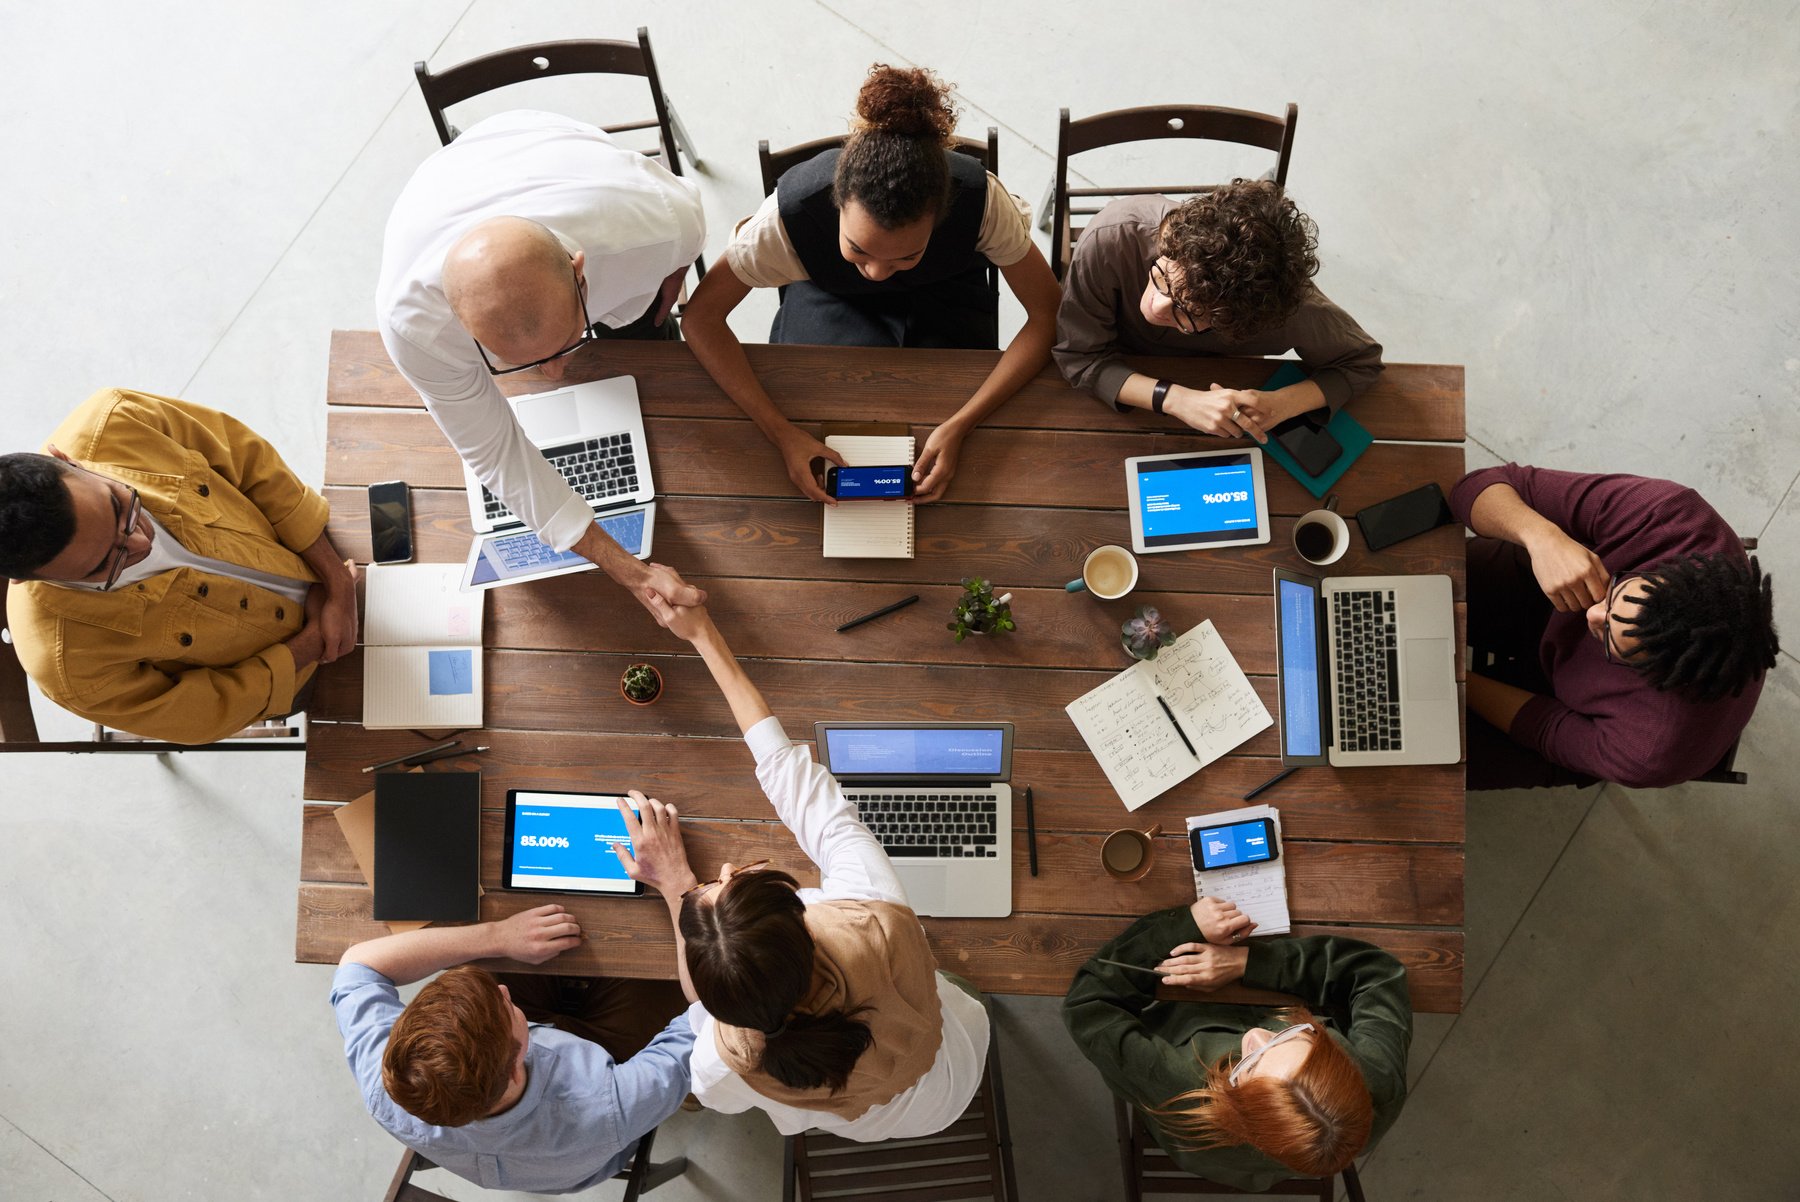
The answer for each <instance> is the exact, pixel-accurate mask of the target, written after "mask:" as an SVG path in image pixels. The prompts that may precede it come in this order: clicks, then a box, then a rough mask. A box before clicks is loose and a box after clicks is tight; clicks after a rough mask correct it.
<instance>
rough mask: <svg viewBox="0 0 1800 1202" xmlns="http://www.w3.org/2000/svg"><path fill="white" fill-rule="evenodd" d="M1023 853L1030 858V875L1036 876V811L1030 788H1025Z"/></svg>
mask: <svg viewBox="0 0 1800 1202" xmlns="http://www.w3.org/2000/svg"><path fill="white" fill-rule="evenodd" d="M1025 853H1026V854H1027V855H1029V856H1030V857H1031V875H1032V876H1036V875H1037V811H1036V810H1034V809H1033V808H1032V806H1031V786H1030V785H1026V786H1025Z"/></svg>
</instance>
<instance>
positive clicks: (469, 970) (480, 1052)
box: [381, 964, 519, 1127]
mask: <svg viewBox="0 0 1800 1202" xmlns="http://www.w3.org/2000/svg"><path fill="white" fill-rule="evenodd" d="M518 1054H519V1041H518V1040H517V1039H515V1038H513V1014H512V1006H511V1005H510V1004H508V1002H507V1000H506V998H505V996H504V995H503V994H502V993H501V992H500V984H499V982H497V981H496V980H494V978H493V976H492V975H491V974H489V973H487V972H484V971H483V970H482V969H479V968H476V967H475V966H474V965H472V964H464V965H461V966H459V967H457V968H452V969H451V970H450V971H449V972H446V973H444V974H443V975H442V976H440V977H438V978H437V980H435V981H433V982H431V984H429V985H427V986H425V988H423V989H421V990H419V995H418V996H417V997H415V998H414V999H413V1000H412V1004H411V1005H409V1006H407V1008H406V1009H405V1010H404V1011H402V1012H401V1014H400V1017H399V1019H398V1020H396V1021H395V1023H394V1029H393V1030H392V1031H390V1032H389V1033H388V1045H387V1051H386V1052H385V1053H384V1054H383V1055H382V1058H381V1084H382V1087H383V1088H384V1089H386V1090H387V1092H388V1096H389V1097H390V1098H392V1099H393V1100H394V1102H395V1104H396V1105H398V1106H399V1107H400V1108H401V1109H402V1110H404V1111H406V1112H407V1113H408V1114H410V1115H412V1116H413V1117H414V1118H419V1119H423V1120H424V1121H425V1122H427V1123H431V1124H433V1125H435V1126H439V1127H461V1126H463V1125H464V1124H465V1123H472V1122H474V1121H475V1120H476V1119H478V1118H481V1117H483V1116H485V1115H486V1114H487V1113H488V1112H489V1111H490V1110H492V1109H493V1108H494V1107H495V1106H496V1105H498V1104H499V1102H500V1099H501V1098H502V1097H503V1096H505V1094H506V1087H507V1084H508V1083H509V1082H510V1081H511V1080H512V1068H513V1061H514V1060H515V1059H516V1058H517V1057H518Z"/></svg>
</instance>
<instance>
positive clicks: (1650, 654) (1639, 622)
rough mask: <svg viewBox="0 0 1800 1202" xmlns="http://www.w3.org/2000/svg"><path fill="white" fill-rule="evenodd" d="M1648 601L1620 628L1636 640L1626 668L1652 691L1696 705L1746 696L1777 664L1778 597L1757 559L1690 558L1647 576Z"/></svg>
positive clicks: (1645, 593)
mask: <svg viewBox="0 0 1800 1202" xmlns="http://www.w3.org/2000/svg"><path fill="white" fill-rule="evenodd" d="M1644 576H1645V578H1646V580H1647V582H1648V584H1649V587H1648V588H1646V589H1645V590H1644V591H1643V592H1642V593H1635V594H1632V595H1631V599H1632V600H1637V601H1641V602H1642V607H1641V608H1640V609H1639V610H1638V612H1637V616H1636V617H1635V618H1630V619H1627V618H1625V617H1624V616H1623V615H1621V616H1620V618H1619V621H1620V624H1621V625H1623V626H1625V627H1626V628H1627V629H1628V630H1630V631H1631V633H1632V634H1633V635H1635V636H1636V637H1637V644H1638V649H1637V650H1636V651H1635V652H1634V653H1633V654H1632V656H1631V658H1630V659H1629V660H1627V661H1626V662H1627V663H1629V664H1630V665H1631V666H1632V667H1633V668H1635V669H1637V670H1638V671H1639V672H1641V673H1643V675H1644V678H1645V679H1646V680H1647V681H1649V683H1650V685H1651V687H1652V688H1655V689H1659V690H1663V691H1669V690H1675V691H1679V692H1682V693H1685V694H1687V695H1688V696H1689V697H1691V698H1693V699H1694V700H1696V701H1716V700H1718V699H1719V698H1721V697H1724V696H1725V695H1726V694H1728V693H1729V694H1730V695H1731V696H1733V697H1737V696H1741V695H1742V694H1743V691H1744V690H1745V689H1746V688H1747V687H1749V685H1750V684H1752V683H1753V682H1755V681H1757V680H1760V679H1761V678H1762V674H1763V673H1764V672H1767V671H1768V670H1769V669H1770V668H1773V667H1774V666H1775V657H1776V655H1777V654H1778V653H1779V652H1780V650H1781V643H1780V640H1779V639H1778V638H1777V636H1776V632H1775V593H1774V587H1773V584H1772V582H1771V581H1770V580H1769V578H1768V577H1767V576H1765V575H1763V571H1762V565H1761V564H1759V563H1757V562H1756V557H1755V556H1754V555H1752V556H1750V557H1749V559H1748V561H1746V560H1745V559H1743V558H1742V557H1741V556H1737V555H1733V554H1731V553H1729V552H1721V553H1719V554H1717V555H1705V556H1702V555H1690V556H1687V557H1685V558H1682V559H1677V560H1675V561H1674V562H1672V563H1668V564H1665V565H1663V566H1662V567H1659V568H1657V569H1655V570H1654V571H1650V572H1646V573H1644Z"/></svg>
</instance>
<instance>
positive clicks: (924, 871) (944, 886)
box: [895, 864, 950, 914]
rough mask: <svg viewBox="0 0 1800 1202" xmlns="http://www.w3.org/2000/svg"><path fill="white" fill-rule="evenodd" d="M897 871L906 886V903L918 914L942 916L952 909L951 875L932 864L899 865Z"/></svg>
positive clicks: (896, 867) (901, 881) (896, 866)
mask: <svg viewBox="0 0 1800 1202" xmlns="http://www.w3.org/2000/svg"><path fill="white" fill-rule="evenodd" d="M895 871H896V872H897V874H898V875H899V877H900V883H901V884H902V885H905V886H906V901H907V904H908V905H910V906H911V907H912V908H913V910H914V911H915V912H916V913H919V914H942V913H944V911H946V910H948V909H949V908H950V887H949V874H948V872H947V871H946V870H945V869H943V868H939V867H937V866H936V865H932V864H898V865H895Z"/></svg>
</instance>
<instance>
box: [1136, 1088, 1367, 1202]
mask: <svg viewBox="0 0 1800 1202" xmlns="http://www.w3.org/2000/svg"><path fill="white" fill-rule="evenodd" d="M1113 1105H1114V1111H1113V1117H1114V1121H1115V1123H1116V1126H1117V1129H1118V1138H1119V1165H1120V1168H1121V1169H1123V1170H1124V1174H1125V1198H1126V1202H1142V1200H1143V1197H1144V1195H1145V1194H1213V1195H1226V1196H1241V1197H1262V1196H1263V1195H1264V1194H1275V1195H1285V1196H1289V1197H1311V1198H1317V1199H1319V1202H1332V1197H1333V1194H1334V1191H1333V1188H1332V1187H1333V1185H1335V1183H1336V1178H1335V1177H1291V1178H1289V1179H1288V1180H1286V1181H1278V1182H1276V1183H1275V1184H1274V1185H1272V1186H1270V1187H1269V1188H1268V1189H1267V1190H1264V1191H1262V1193H1260V1194H1259V1193H1255V1192H1254V1191H1251V1190H1240V1189H1237V1188H1234V1187H1233V1186H1229V1185H1220V1184H1219V1183H1218V1182H1216V1181H1208V1180H1206V1179H1205V1178H1204V1177H1196V1176H1194V1175H1193V1174H1192V1173H1189V1172H1187V1171H1186V1170H1184V1169H1181V1168H1177V1167H1176V1165H1175V1161H1174V1160H1173V1159H1172V1158H1171V1157H1170V1156H1169V1154H1168V1153H1167V1152H1165V1151H1163V1150H1162V1147H1161V1146H1160V1145H1159V1144H1158V1143H1157V1142H1156V1140H1155V1139H1154V1138H1153V1137H1152V1136H1151V1135H1150V1132H1149V1129H1148V1128H1146V1127H1145V1126H1144V1121H1143V1119H1142V1118H1140V1117H1139V1116H1138V1113H1137V1109H1136V1107H1133V1106H1131V1105H1129V1104H1127V1103H1126V1102H1124V1101H1121V1100H1118V1099H1115V1100H1114V1103H1113ZM1343 1177H1344V1189H1345V1191H1346V1192H1347V1193H1348V1195H1349V1198H1350V1202H1363V1192H1362V1181H1361V1180H1360V1179H1359V1178H1358V1177H1357V1175H1356V1166H1355V1165H1351V1166H1350V1167H1349V1168H1346V1169H1345V1170H1344V1173H1343Z"/></svg>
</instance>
